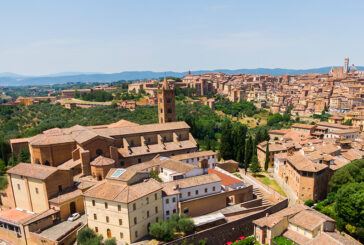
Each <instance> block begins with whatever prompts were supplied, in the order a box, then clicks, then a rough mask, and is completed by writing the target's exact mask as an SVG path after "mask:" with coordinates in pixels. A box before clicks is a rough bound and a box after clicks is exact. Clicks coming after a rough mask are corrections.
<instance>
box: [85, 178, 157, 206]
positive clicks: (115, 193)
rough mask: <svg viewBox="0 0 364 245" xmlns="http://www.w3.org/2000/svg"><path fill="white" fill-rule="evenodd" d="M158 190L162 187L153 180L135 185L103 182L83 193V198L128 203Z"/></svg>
mask: <svg viewBox="0 0 364 245" xmlns="http://www.w3.org/2000/svg"><path fill="white" fill-rule="evenodd" d="M160 189H162V186H161V185H160V183H159V182H157V181H156V180H154V179H149V180H148V181H145V182H142V183H139V184H135V185H127V184H126V183H124V182H119V183H117V182H112V181H108V180H104V181H102V182H100V183H99V184H97V185H95V186H94V187H92V188H90V189H89V190H87V191H86V192H85V193H84V196H87V197H94V198H99V199H104V200H110V201H114V202H122V203H130V202H133V201H135V200H137V199H139V198H141V197H143V196H146V195H148V194H150V193H153V192H156V191H158V190H160Z"/></svg>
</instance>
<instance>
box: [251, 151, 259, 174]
mask: <svg viewBox="0 0 364 245" xmlns="http://www.w3.org/2000/svg"><path fill="white" fill-rule="evenodd" d="M261 170H262V169H261V167H260V164H259V162H258V157H257V155H254V156H253V157H252V163H251V164H250V171H251V172H252V173H253V174H254V175H256V174H257V173H259V172H260V171H261Z"/></svg>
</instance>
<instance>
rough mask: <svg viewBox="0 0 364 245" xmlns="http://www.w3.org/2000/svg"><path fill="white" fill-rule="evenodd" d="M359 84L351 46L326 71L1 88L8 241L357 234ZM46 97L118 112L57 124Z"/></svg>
mask: <svg viewBox="0 0 364 245" xmlns="http://www.w3.org/2000/svg"><path fill="white" fill-rule="evenodd" d="M363 83H364V72H363V71H359V70H357V69H356V68H355V66H354V65H352V66H350V65H349V58H348V57H347V58H345V60H344V65H343V67H333V68H332V69H331V71H330V73H328V74H305V75H295V76H293V75H283V76H271V75H248V74H234V75H227V74H223V73H208V74H203V75H194V74H191V73H190V72H189V74H188V75H186V76H184V77H183V78H174V77H170V78H167V77H164V78H162V79H150V80H146V81H133V82H128V83H125V82H120V83H112V84H109V85H97V86H92V85H91V87H90V88H79V89H76V88H75V89H73V88H72V89H63V90H62V91H49V94H48V95H47V96H37V94H36V92H34V93H35V96H32V97H30V96H19V97H17V98H12V99H6V101H4V102H5V103H2V104H1V106H0V109H1V112H2V114H1V120H0V121H1V123H2V125H1V128H2V129H3V131H4V135H3V138H4V140H3V141H2V142H1V146H2V148H3V149H4V150H3V151H2V153H1V158H3V159H2V160H3V161H2V162H3V163H2V166H0V167H1V171H2V172H3V173H2V174H3V175H2V178H3V183H5V182H6V183H5V184H3V188H2V189H3V190H2V191H1V196H0V197H1V211H0V240H2V241H4V242H6V243H9V244H73V243H74V242H75V241H76V240H78V241H79V239H81V238H80V237H83V236H84V237H87V239H89V242H90V243H91V242H96V243H95V244H99V243H100V242H101V240H103V241H105V244H106V241H108V242H115V243H117V244H170V245H172V244H254V243H256V244H361V243H360V242H362V241H363V229H364V227H363V226H362V223H361V222H362V217H361V216H362V212H363V205H361V204H362V202H363V197H362V196H360V193H362V191H363V185H362V176H361V175H362V168H363V167H364V160H363V159H364V134H363V131H364V127H363V126H364V99H363V96H362V94H364V86H363ZM35 90H36V89H35ZM4 93H5V92H4ZM43 106H47V108H48V110H57V112H58V111H59V112H62V113H69V114H66V115H79V114H82V113H85V112H86V110H91V109H95V111H96V110H97V112H98V113H100V114H102V113H105V112H106V110H107V111H108V112H110V111H115V113H116V114H115V118H112V120H113V121H112V122H110V123H96V124H93V125H92V123H90V122H89V120H91V117H98V116H99V115H98V114H97V115H96V114H93V115H91V116H90V118H87V115H86V113H85V114H82V118H83V119H85V118H86V119H85V120H84V121H82V122H83V123H82V125H80V124H78V123H77V122H78V121H77V120H79V118H76V117H75V118H67V120H71V121H67V122H66V123H61V122H59V121H58V122H55V120H51V116H50V115H51V112H49V111H43V109H44V108H43ZM49 108H51V109H49ZM37 110H38V111H41V113H39V114H37ZM19 112H20V113H23V114H20V116H19V115H18V116H19V118H18V117H16V113H19ZM147 112H148V113H150V115H152V116H151V117H152V118H153V120H154V121H153V123H150V122H149V119H148V121H147V118H146V116H147V115H146V113H147ZM70 113H75V114H70ZM77 113H79V114H77ZM117 113H121V114H117ZM137 113H139V114H138V118H137ZM28 114H30V119H27V117H28V116H29V115H28ZM41 114H43V115H41ZM140 114H142V116H140ZM119 115H121V117H120V118H119V117H118V116H119ZM125 115H128V116H130V118H131V119H134V121H132V120H126V118H125ZM53 116H54V118H58V119H61V116H60V117H55V115H52V119H54V118H53ZM58 116H59V115H58ZM143 116H144V117H143ZM116 117H118V118H116ZM14 118H15V119H14ZM35 118H36V119H37V120H40V122H38V121H37V120H35ZM128 119H129V118H128ZM136 119H138V122H136V121H137V120H136ZM12 120H14V121H12ZM65 120H66V119H65ZM43 121H44V122H47V124H46V125H45V126H44V125H42V123H43ZM100 121H102V120H100ZM55 125H57V126H55ZM58 125H60V126H58ZM64 125H70V126H64ZM63 126H64V127H63ZM27 127H28V128H27ZM6 131H9V132H10V131H11V132H12V133H8V134H6V133H7V132H6ZM13 131H16V133H17V134H16V137H13V136H14V135H15V134H14V133H13ZM7 138H9V141H8V142H7V141H6V140H7ZM7 147H9V148H10V149H8V150H6V149H7ZM0 165H1V164H0ZM5 172H6V173H5ZM4 179H6V180H5V181H4ZM350 196H351V197H355V198H350ZM357 202H358V203H357ZM348 206H349V207H351V208H352V209H351V210H350V211H347V208H348ZM87 234H88V235H87ZM99 235H101V236H102V237H99ZM85 239H86V238H85Z"/></svg>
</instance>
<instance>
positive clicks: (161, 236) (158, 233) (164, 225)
mask: <svg viewBox="0 0 364 245" xmlns="http://www.w3.org/2000/svg"><path fill="white" fill-rule="evenodd" d="M149 234H150V235H152V236H153V237H155V238H156V239H157V240H159V241H165V242H168V241H172V240H173V239H174V227H173V226H172V225H171V224H170V222H168V221H164V222H163V221H159V222H157V223H154V224H152V225H151V226H150V228H149Z"/></svg>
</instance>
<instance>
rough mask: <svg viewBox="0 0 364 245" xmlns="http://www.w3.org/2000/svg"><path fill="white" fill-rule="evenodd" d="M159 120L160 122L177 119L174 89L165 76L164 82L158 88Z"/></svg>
mask: <svg viewBox="0 0 364 245" xmlns="http://www.w3.org/2000/svg"><path fill="white" fill-rule="evenodd" d="M157 100H158V120H159V123H166V122H175V121H176V105H175V103H176V102H175V97H174V89H173V87H171V86H170V85H169V83H168V81H167V78H166V77H164V80H163V84H162V86H161V87H159V88H158V92H157Z"/></svg>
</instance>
